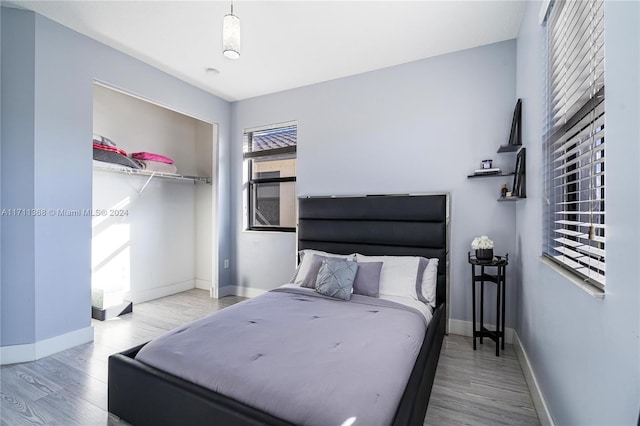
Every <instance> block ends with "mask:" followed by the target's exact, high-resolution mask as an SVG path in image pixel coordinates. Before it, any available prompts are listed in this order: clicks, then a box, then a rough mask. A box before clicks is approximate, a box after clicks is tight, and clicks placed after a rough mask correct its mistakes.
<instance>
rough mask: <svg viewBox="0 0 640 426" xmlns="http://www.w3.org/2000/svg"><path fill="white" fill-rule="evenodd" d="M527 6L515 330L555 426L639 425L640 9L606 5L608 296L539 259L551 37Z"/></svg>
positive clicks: (520, 60) (520, 82)
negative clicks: (524, 180) (546, 51)
mask: <svg viewBox="0 0 640 426" xmlns="http://www.w3.org/2000/svg"><path fill="white" fill-rule="evenodd" d="M539 8H540V3H539V2H527V7H526V12H525V16H524V20H523V23H522V27H521V30H520V35H519V37H518V45H517V95H518V96H519V97H522V98H523V137H524V143H525V144H526V146H527V162H528V163H527V171H528V173H529V176H530V177H529V179H528V187H527V190H528V195H529V199H527V201H525V202H521V203H520V204H519V205H518V206H517V224H516V228H517V237H516V238H517V242H516V244H517V247H518V250H519V252H518V255H519V256H518V257H519V259H520V261H521V262H522V266H521V270H522V288H521V289H520V297H519V300H518V302H517V305H518V310H517V312H518V316H517V321H516V328H517V332H518V336H519V338H520V339H521V341H522V344H523V347H524V349H525V351H526V352H527V354H528V357H529V360H530V362H531V365H532V369H533V371H534V374H535V375H536V378H537V380H538V383H539V385H540V388H541V390H542V393H543V396H544V399H545V401H546V403H547V406H548V408H549V411H550V414H551V416H552V418H553V419H554V421H555V422H556V424H561V425H565V424H566V425H569V424H592V425H596V424H616V425H623V424H627V425H629V424H636V422H637V421H638V412H639V409H640V406H639V404H640V344H639V338H638V335H639V326H640V291H639V286H638V277H639V276H640V270H639V268H640V267H639V264H640V262H639V259H640V244H639V243H638V241H640V231H639V225H640V205H639V201H640V196H639V195H640V194H639V190H638V188H640V185H638V184H639V182H640V173H639V172H638V164H639V163H638V158H639V155H640V150H639V145H640V144H639V143H638V134H640V127H639V123H640V120H639V119H638V117H640V101H639V97H640V87H639V83H638V80H639V76H640V57H639V54H640V32H639V31H640V30H639V28H640V4H639V3H637V2H615V1H610V2H605V28H606V35H605V36H606V40H605V43H606V45H605V46H606V47H605V49H606V81H605V86H606V100H605V102H606V111H607V117H606V128H607V150H606V151H607V176H606V180H607V186H606V199H607V206H606V212H607V247H606V248H607V288H606V295H605V297H604V299H596V298H593V297H592V296H590V295H588V294H587V293H586V292H584V291H583V290H581V289H579V288H578V287H576V286H575V285H573V284H572V283H570V282H569V281H568V280H567V279H565V278H563V277H562V276H561V275H560V274H559V273H558V272H556V271H555V270H554V269H552V268H550V267H549V266H547V265H546V264H543V263H542V262H541V261H540V259H539V256H540V253H541V244H542V241H541V233H540V229H541V226H542V221H541V212H542V199H543V196H544V190H543V188H542V185H541V182H542V161H541V160H542V135H541V124H542V117H543V115H542V114H543V113H542V111H543V99H542V93H543V89H542V87H543V86H542V84H543V80H542V78H543V69H544V68H543V56H542V55H543V48H544V46H543V28H542V27H541V26H540V25H539V24H538V11H539Z"/></svg>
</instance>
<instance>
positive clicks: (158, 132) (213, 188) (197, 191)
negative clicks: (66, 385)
mask: <svg viewBox="0 0 640 426" xmlns="http://www.w3.org/2000/svg"><path fill="white" fill-rule="evenodd" d="M93 133H94V134H93V180H92V194H93V195H92V210H91V212H90V214H91V216H92V239H91V302H92V303H91V304H92V317H94V318H96V319H110V318H113V317H117V316H118V315H120V314H123V313H127V311H128V309H129V308H130V302H131V303H133V306H134V309H135V304H136V303H140V302H145V301H148V300H152V299H156V298H159V297H163V296H168V295H171V294H175V293H179V292H182V291H186V290H189V289H193V288H200V289H205V290H208V291H209V292H210V294H212V295H215V294H217V291H216V290H217V289H216V286H217V277H218V271H217V265H218V252H217V251H218V242H217V182H216V176H217V163H218V158H217V152H218V149H217V146H218V126H217V124H215V123H209V122H206V121H203V120H200V119H197V118H194V117H191V116H188V115H185V114H182V113H180V112H177V111H174V110H170V109H168V108H165V107H163V106H160V105H157V104H155V103H152V102H149V101H147V100H144V99H141V98H139V97H136V96H132V95H130V94H127V93H124V92H122V91H120V90H116V89H114V88H111V87H108V86H106V85H103V84H102V83H97V82H96V83H94V85H93Z"/></svg>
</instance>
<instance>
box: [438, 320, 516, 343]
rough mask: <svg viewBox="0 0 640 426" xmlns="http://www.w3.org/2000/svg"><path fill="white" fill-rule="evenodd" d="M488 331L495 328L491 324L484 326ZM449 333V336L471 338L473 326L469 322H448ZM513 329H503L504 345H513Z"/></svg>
mask: <svg viewBox="0 0 640 426" xmlns="http://www.w3.org/2000/svg"><path fill="white" fill-rule="evenodd" d="M485 327H487V328H488V329H489V330H493V329H495V326H494V325H492V324H485ZM449 333H450V334H458V335H460V336H467V337H473V324H471V321H462V320H457V319H450V320H449ZM513 333H514V330H513V328H509V327H505V330H504V342H505V343H513Z"/></svg>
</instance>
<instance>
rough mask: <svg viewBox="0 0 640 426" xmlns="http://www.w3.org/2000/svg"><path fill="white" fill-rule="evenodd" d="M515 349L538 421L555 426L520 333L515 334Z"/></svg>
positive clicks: (546, 425) (543, 425)
mask: <svg viewBox="0 0 640 426" xmlns="http://www.w3.org/2000/svg"><path fill="white" fill-rule="evenodd" d="M513 347H514V349H515V351H516V356H517V357H518V361H520V367H521V368H522V372H523V373H524V378H525V380H526V381H527V385H528V386H529V392H531V398H532V399H533V405H534V406H535V407H536V411H537V412H538V419H540V424H541V425H542V426H554V425H555V423H554V422H553V418H552V417H551V413H550V412H549V408H548V407H547V404H546V402H545V400H544V396H543V395H542V391H541V390H540V386H538V380H536V375H535V374H534V373H533V368H531V364H530V363H529V357H528V356H527V352H526V350H525V349H524V346H522V342H521V341H520V338H519V337H518V333H515V332H514V341H513Z"/></svg>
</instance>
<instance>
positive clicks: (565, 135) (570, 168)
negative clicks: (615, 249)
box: [543, 0, 606, 288]
mask: <svg viewBox="0 0 640 426" xmlns="http://www.w3.org/2000/svg"><path fill="white" fill-rule="evenodd" d="M604 64H605V61H604V4H603V1H602V0H589V1H567V2H559V1H558V2H555V4H554V5H553V8H552V10H551V12H550V14H549V17H548V19H547V67H548V68H547V94H546V98H547V103H546V128H545V133H546V138H545V139H546V141H545V154H546V158H545V181H546V182H545V183H546V188H547V200H548V202H547V206H546V219H545V238H544V243H543V244H544V246H543V253H544V255H545V256H547V257H549V258H551V259H553V260H554V261H556V262H558V263H559V264H560V265H562V266H564V267H565V268H568V269H570V270H572V271H574V272H576V273H577V274H578V275H579V276H580V277H582V278H583V279H584V280H586V281H588V282H590V283H591V284H593V285H595V286H597V287H599V288H604V286H605V283H606V281H605V143H604V142H605V118H604V115H605V111H604V106H605V104H604Z"/></svg>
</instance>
